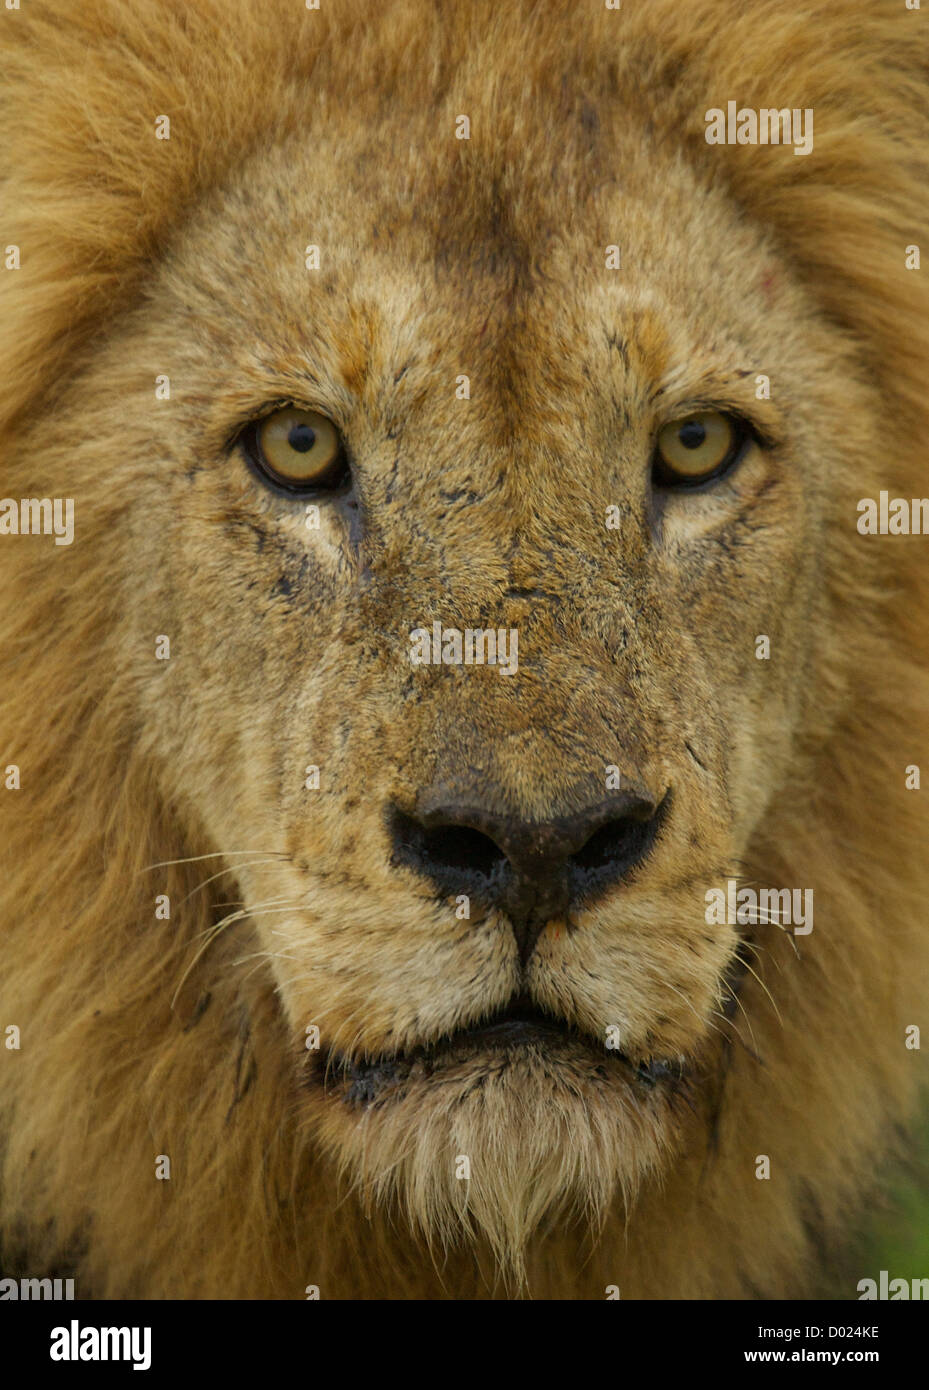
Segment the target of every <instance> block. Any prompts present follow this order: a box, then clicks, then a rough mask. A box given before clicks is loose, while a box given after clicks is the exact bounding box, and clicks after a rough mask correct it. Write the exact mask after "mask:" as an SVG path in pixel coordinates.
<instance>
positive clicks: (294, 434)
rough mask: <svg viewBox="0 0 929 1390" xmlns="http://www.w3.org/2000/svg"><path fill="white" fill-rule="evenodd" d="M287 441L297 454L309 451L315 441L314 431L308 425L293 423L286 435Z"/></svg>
mask: <svg viewBox="0 0 929 1390" xmlns="http://www.w3.org/2000/svg"><path fill="white" fill-rule="evenodd" d="M287 443H288V444H289V445H290V447H291V448H292V449H296V451H297V453H298V454H306V453H309V451H310V449H312V447H313V445H314V444H315V443H316V431H315V430H314V429H312V428H311V426H310V425H294V426H293V427H292V429H291V431H290V433H289V434H288V436H287Z"/></svg>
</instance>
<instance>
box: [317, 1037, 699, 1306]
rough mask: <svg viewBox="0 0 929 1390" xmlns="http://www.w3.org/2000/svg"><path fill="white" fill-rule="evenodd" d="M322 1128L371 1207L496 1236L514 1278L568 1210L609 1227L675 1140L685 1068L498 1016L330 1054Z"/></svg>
mask: <svg viewBox="0 0 929 1390" xmlns="http://www.w3.org/2000/svg"><path fill="white" fill-rule="evenodd" d="M328 1060H329V1067H328V1082H327V1083H326V1087H325V1099H323V1098H322V1097H320V1101H321V1111H322V1113H321V1115H320V1119H321V1124H319V1126H318V1131H317V1132H318V1133H320V1136H321V1137H322V1139H323V1142H324V1144H325V1146H326V1147H327V1149H328V1150H329V1151H330V1153H331V1154H332V1156H333V1157H334V1158H335V1160H336V1162H337V1165H338V1167H339V1170H340V1172H341V1174H342V1175H343V1176H344V1177H345V1178H347V1179H348V1180H349V1181H350V1183H351V1185H352V1187H354V1188H355V1190H356V1191H357V1192H358V1193H359V1194H360V1195H361V1197H362V1200H363V1202H364V1204H365V1205H366V1207H368V1208H369V1210H373V1209H374V1208H375V1207H382V1208H383V1207H389V1208H393V1209H394V1211H395V1212H399V1213H402V1215H403V1216H404V1217H405V1219H406V1220H407V1221H408V1222H409V1224H410V1226H411V1227H412V1229H413V1230H414V1231H415V1232H416V1233H417V1234H418V1235H420V1236H421V1237H424V1238H425V1240H426V1242H427V1243H428V1244H429V1245H431V1246H434V1247H435V1246H438V1247H441V1248H445V1249H448V1248H451V1247H454V1246H456V1245H460V1244H462V1243H463V1242H467V1241H473V1242H480V1243H482V1244H483V1243H486V1245H487V1246H488V1247H489V1249H490V1252H491V1254H492V1256H493V1258H494V1259H495V1261H496V1263H497V1266H498V1268H499V1269H500V1270H501V1271H502V1272H503V1273H504V1275H505V1276H506V1277H507V1278H508V1279H509V1280H511V1281H515V1282H516V1283H519V1282H521V1281H522V1279H523V1277H524V1257H525V1251H526V1246H527V1243H528V1241H529V1239H530V1238H531V1237H532V1235H533V1234H534V1233H535V1232H536V1231H537V1230H538V1229H539V1228H540V1227H543V1226H544V1225H545V1224H546V1223H547V1222H548V1221H549V1220H550V1219H552V1218H554V1217H556V1216H559V1215H561V1216H564V1215H574V1216H576V1217H580V1218H583V1220H584V1221H585V1222H586V1224H587V1225H589V1226H591V1227H593V1228H594V1229H596V1228H597V1227H598V1226H600V1225H601V1224H602V1222H603V1221H604V1219H605V1218H606V1216H607V1214H608V1213H609V1212H610V1211H611V1210H613V1209H614V1208H616V1207H617V1206H618V1205H620V1209H623V1208H624V1209H626V1210H628V1208H629V1206H630V1204H631V1203H632V1202H633V1200H634V1198H635V1195H636V1192H637V1189H638V1187H639V1184H640V1182H641V1180H642V1179H643V1178H644V1177H645V1176H646V1174H647V1173H649V1172H651V1171H654V1170H655V1169H656V1168H657V1167H658V1166H660V1165H663V1164H664V1162H665V1161H666V1160H667V1158H668V1155H669V1153H670V1152H671V1151H672V1150H673V1149H674V1147H675V1143H674V1137H675V1133H676V1131H677V1129H678V1122H679V1118H680V1107H681V1106H682V1105H684V1104H685V1103H686V1091H687V1089H688V1079H687V1075H686V1072H685V1071H682V1070H681V1069H678V1070H677V1071H674V1070H672V1069H670V1068H667V1067H666V1066H665V1064H663V1063H662V1064H658V1063H650V1064H646V1063H635V1062H633V1061H632V1060H631V1059H630V1058H628V1057H625V1056H624V1055H623V1054H613V1055H610V1054H607V1053H605V1052H604V1049H603V1047H602V1045H601V1046H599V1047H597V1046H596V1045H595V1044H594V1043H593V1042H592V1040H590V1039H588V1038H586V1037H584V1036H582V1035H579V1034H576V1033H575V1032H573V1030H571V1029H569V1028H558V1027H557V1026H552V1027H549V1026H547V1025H545V1024H540V1025H538V1026H536V1025H534V1024H531V1023H529V1024H527V1023H523V1022H519V1021H518V1020H511V1019H496V1020H492V1021H490V1022H489V1023H488V1024H485V1025H484V1026H483V1027H480V1028H477V1029H472V1030H468V1031H467V1032H466V1033H464V1034H461V1035H459V1034H454V1035H452V1036H451V1037H449V1038H447V1039H445V1040H443V1042H442V1044H441V1046H432V1047H430V1048H422V1049H416V1050H414V1051H413V1052H412V1053H408V1054H404V1055H402V1056H399V1057H391V1058H379V1059H376V1060H375V1061H372V1062H370V1063H366V1064H365V1063H354V1064H343V1063H341V1062H340V1059H338V1058H336V1059H333V1058H331V1057H330V1058H329V1059H328Z"/></svg>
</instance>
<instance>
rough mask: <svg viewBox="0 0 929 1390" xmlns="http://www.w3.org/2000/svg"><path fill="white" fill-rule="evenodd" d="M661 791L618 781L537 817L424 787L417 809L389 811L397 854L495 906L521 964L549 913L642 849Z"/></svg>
mask: <svg viewBox="0 0 929 1390" xmlns="http://www.w3.org/2000/svg"><path fill="white" fill-rule="evenodd" d="M666 801H667V797H666V798H665V800H664V801H663V802H662V803H661V804H660V805H659V804H658V803H657V802H655V801H654V800H652V799H651V798H650V797H649V796H648V795H646V794H641V793H640V792H638V791H633V790H627V791H618V792H615V793H614V794H613V796H612V797H611V798H610V799H609V800H606V801H603V802H601V803H599V804H598V805H596V806H590V807H588V808H587V809H585V810H584V811H581V812H579V813H578V814H576V815H572V816H567V817H563V818H561V819H558V820H552V821H544V822H537V821H523V820H517V819H514V818H510V817H507V816H497V815H493V814H491V813H489V812H486V811H482V810H480V809H476V808H475V807H474V806H469V805H466V804H464V803H459V802H457V801H454V800H449V801H447V802H443V803H440V804H434V802H432V801H431V800H430V798H428V797H425V798H423V799H422V802H423V806H424V809H422V810H418V811H417V814H416V815H415V816H408V815H406V814H405V813H403V812H402V811H399V810H395V811H394V812H393V815H392V818H391V819H392V830H393V835H394V844H395V853H394V862H395V863H403V864H408V865H409V866H410V867H412V868H414V869H416V870H417V871H418V872H419V873H421V874H424V875H425V876H426V877H427V878H430V879H431V880H432V882H433V883H434V884H435V885H436V887H438V888H439V889H440V890H441V891H442V892H443V893H447V894H454V895H456V896H457V895H459V894H467V896H468V897H469V898H470V897H476V898H477V899H478V900H479V901H481V900H482V901H484V902H489V903H490V904H491V905H492V906H494V907H497V908H500V909H501V910H502V911H503V912H505V913H506V914H507V916H508V917H509V919H510V921H511V923H512V925H513V933H514V935H515V937H516V944H517V946H518V947H519V953H520V958H521V959H522V961H523V963H524V964H525V962H526V961H527V960H528V959H529V956H530V955H531V954H532V950H533V947H534V946H535V943H536V941H537V940H538V937H539V933H540V932H541V931H542V928H543V927H544V926H545V924H546V922H550V921H552V919H553V918H563V917H565V916H566V915H567V913H568V911H569V909H570V908H571V907H572V906H573V905H575V904H578V903H581V902H589V901H591V900H592V899H593V898H594V897H596V896H597V895H598V894H599V893H600V892H602V891H603V890H604V889H606V888H608V887H610V886H611V885H612V884H615V883H617V882H618V881H619V880H620V879H621V878H622V877H623V876H624V875H625V874H627V873H628V872H629V870H630V869H632V868H634V867H635V865H636V864H638V863H639V862H640V861H641V860H642V859H644V857H645V856H646V855H647V854H648V852H649V850H650V849H651V847H652V844H653V843H654V840H655V836H656V834H657V833H658V827H659V824H660V821H661V819H662V814H663V811H664V808H665V804H666Z"/></svg>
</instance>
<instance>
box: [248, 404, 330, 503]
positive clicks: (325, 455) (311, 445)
mask: <svg viewBox="0 0 929 1390" xmlns="http://www.w3.org/2000/svg"><path fill="white" fill-rule="evenodd" d="M244 444H245V450H246V453H247V454H248V456H249V459H250V460H251V462H252V463H253V464H254V466H255V468H256V469H257V470H258V472H259V473H260V474H262V476H263V477H265V478H266V479H268V480H269V481H270V482H272V483H275V484H277V486H278V487H281V488H284V489H285V490H286V491H288V492H311V491H313V490H314V489H317V488H323V489H325V490H327V491H331V490H333V489H335V488H339V487H342V486H343V485H344V484H345V483H346V482H347V481H348V477H349V472H348V464H347V462H346V459H345V451H344V449H343V447H342V439H341V436H340V434H339V431H338V430H337V429H336V427H335V425H334V424H333V423H332V421H331V420H329V419H327V418H326V416H325V415H320V414H319V413H318V412H317V411H315V410H301V409H300V408H299V407H298V406H286V407H285V408H284V409H283V410H276V411H275V412H274V414H273V415H266V416H265V417H264V419H262V420H257V421H256V422H255V423H254V424H253V425H250V426H249V427H248V429H247V430H246V432H245V435H244Z"/></svg>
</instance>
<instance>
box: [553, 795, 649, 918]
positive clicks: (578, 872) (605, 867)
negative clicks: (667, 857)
mask: <svg viewBox="0 0 929 1390" xmlns="http://www.w3.org/2000/svg"><path fill="white" fill-rule="evenodd" d="M661 809H662V808H659V811H660V810H661ZM661 819H662V817H661V814H660V813H659V814H655V815H652V816H649V817H648V818H647V819H642V818H641V817H640V816H621V817H618V818H617V819H616V820H611V821H607V823H606V824H605V825H601V826H600V829H599V830H596V831H594V833H593V835H591V837H590V839H589V840H587V841H585V843H584V844H583V845H582V846H581V847H580V849H578V850H577V851H576V852H575V853H574V854H573V855H572V856H571V858H570V860H569V872H570V880H571V889H572V896H577V897H583V896H584V895H586V894H589V893H591V892H592V891H594V890H595V889H597V888H598V887H600V886H601V885H603V884H606V883H609V882H613V881H615V880H616V879H619V878H621V877H622V876H623V875H624V874H626V873H627V872H628V871H629V870H630V869H632V868H633V867H634V866H635V865H636V864H638V863H639V862H640V861H641V860H642V859H644V858H645V856H646V855H647V854H648V853H649V851H650V850H651V848H652V845H653V844H654V842H655V837H656V836H657V834H658V828H659V825H660V822H661Z"/></svg>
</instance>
